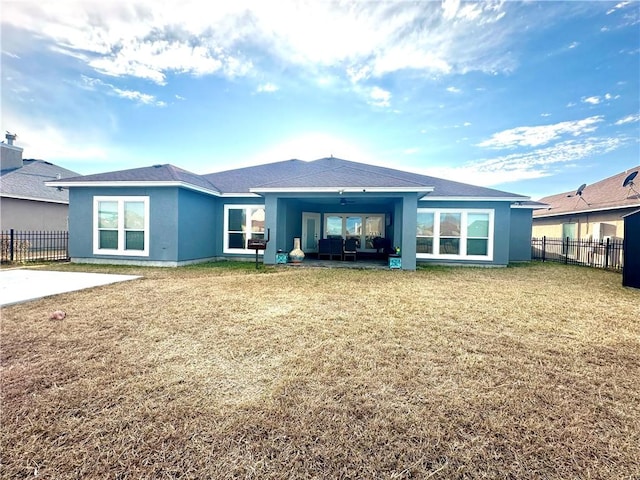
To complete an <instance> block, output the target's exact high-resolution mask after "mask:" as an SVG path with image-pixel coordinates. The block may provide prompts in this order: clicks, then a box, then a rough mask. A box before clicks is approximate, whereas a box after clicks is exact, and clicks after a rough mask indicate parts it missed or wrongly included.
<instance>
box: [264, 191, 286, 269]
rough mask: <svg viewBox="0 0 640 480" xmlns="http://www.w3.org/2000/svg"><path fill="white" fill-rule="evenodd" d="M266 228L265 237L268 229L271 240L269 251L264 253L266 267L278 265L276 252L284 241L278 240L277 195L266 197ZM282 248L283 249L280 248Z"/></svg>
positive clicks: (268, 246)
mask: <svg viewBox="0 0 640 480" xmlns="http://www.w3.org/2000/svg"><path fill="white" fill-rule="evenodd" d="M264 216H265V218H264V226H265V231H264V234H265V236H266V235H267V229H269V230H270V233H271V238H270V240H269V243H267V249H266V250H265V251H264V258H263V262H264V264H265V265H272V264H274V263H276V251H277V250H278V248H279V247H278V245H279V243H282V239H279V238H278V197H277V196H275V195H265V197H264ZM280 248H281V247H280Z"/></svg>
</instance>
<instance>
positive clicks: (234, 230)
mask: <svg viewBox="0 0 640 480" xmlns="http://www.w3.org/2000/svg"><path fill="white" fill-rule="evenodd" d="M264 221H265V211H264V205H225V206H224V242H223V252H224V253H255V250H249V249H248V248H247V242H248V240H249V239H250V238H264V232H265V229H264Z"/></svg>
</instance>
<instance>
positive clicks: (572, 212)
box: [533, 203, 640, 218]
mask: <svg viewBox="0 0 640 480" xmlns="http://www.w3.org/2000/svg"><path fill="white" fill-rule="evenodd" d="M632 208H640V203H636V204H631V205H618V206H616V207H604V208H591V209H583V210H564V211H562V212H553V213H541V214H539V215H534V216H533V218H550V217H563V216H566V215H581V214H583V213H596V212H610V211H612V210H627V209H632Z"/></svg>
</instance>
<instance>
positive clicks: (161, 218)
mask: <svg viewBox="0 0 640 480" xmlns="http://www.w3.org/2000/svg"><path fill="white" fill-rule="evenodd" d="M48 185H51V186H56V187H62V188H65V189H69V201H70V205H69V206H70V211H69V232H70V238H69V253H70V256H71V259H72V261H75V262H92V263H125V264H148V265H162V266H177V265H183V264H188V263H194V262H201V261H206V260H215V259H224V258H227V259H234V258H246V259H251V258H253V255H254V253H255V251H254V250H250V249H248V248H247V247H248V240H249V239H250V238H266V237H268V238H269V239H270V241H269V242H268V243H267V247H266V250H265V251H264V252H262V251H261V252H260V254H261V255H264V256H263V259H264V263H266V264H273V263H276V253H277V252H278V251H284V252H288V251H289V250H291V249H292V247H293V244H294V238H301V245H302V249H303V251H304V252H305V253H306V255H307V256H309V257H311V258H313V257H314V256H315V254H316V252H317V251H318V250H317V249H318V240H319V239H321V238H330V237H342V238H345V239H346V238H356V240H357V244H358V256H359V257H360V258H364V257H366V256H375V255H376V253H377V252H378V251H379V250H378V248H376V247H379V246H380V244H381V242H380V239H384V240H386V242H387V245H389V246H393V247H396V246H397V247H400V249H401V254H402V268H403V269H408V270H413V269H415V267H416V263H418V262H432V263H440V264H442V263H446V264H476V265H487V266H504V265H507V264H508V263H509V262H512V261H528V260H530V258H531V212H532V209H533V208H534V207H531V206H528V205H527V200H529V199H528V197H524V196H521V195H515V194H513V193H506V192H502V191H498V190H493V189H489V188H483V187H477V186H473V185H468V184H464V183H458V182H452V181H448V180H443V179H439V178H434V177H428V176H424V175H418V174H415V173H409V172H405V171H400V170H394V169H391V168H384V167H378V166H373V165H367V164H363V163H356V162H351V161H346V160H341V159H338V158H333V157H331V158H322V159H320V160H315V161H312V162H306V161H301V160H288V161H282V162H276V163H270V164H266V165H259V166H255V167H246V168H239V169H235V170H228V171H224V172H219V173H212V174H208V175H196V174H193V173H190V172H187V171H185V170H182V169H180V168H178V167H175V166H173V165H155V166H151V167H144V168H136V169H132V170H123V171H117V172H111V173H102V174H97V175H87V176H81V177H75V178H68V179H65V180H58V181H52V182H48ZM383 243H384V242H383Z"/></svg>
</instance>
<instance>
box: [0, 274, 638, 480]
mask: <svg viewBox="0 0 640 480" xmlns="http://www.w3.org/2000/svg"><path fill="white" fill-rule="evenodd" d="M230 267H231V265H230V266H226V267H221V266H220V265H207V266H200V267H188V268H178V269H141V268H135V267H128V268H124V267H121V268H115V267H111V268H105V267H102V268H100V267H95V266H94V267H88V266H74V265H70V266H58V267H56V268H59V269H67V270H73V269H81V270H83V271H102V272H105V271H113V272H117V273H139V274H142V275H144V278H143V279H140V280H135V281H131V282H126V283H122V284H115V285H109V286H104V287H98V288H94V289H90V290H85V291H81V292H75V293H69V294H64V295H59V296H56V297H51V298H48V299H42V300H38V301H34V302H30V303H26V304H21V305H14V306H11V307H6V308H3V309H2V332H1V333H2V335H1V347H2V352H1V363H0V373H1V386H2V391H1V402H2V403H1V407H2V412H1V420H2V430H1V431H2V433H1V444H0V446H1V448H2V452H1V455H2V458H1V466H0V477H2V478H31V477H37V478H56V479H58V478H64V479H67V478H90V479H91V478H96V479H107V478H112V479H116V478H117V479H124V478H127V479H152V478H153V479H155V478H222V479H224V478H255V479H269V478H296V479H298V478H300V479H305V478H332V479H333V478H365V479H392V478H421V479H422V478H439V479H442V478H446V479H449V478H558V479H573V478H585V479H586V478H589V479H591V478H594V479H595V478H598V479H618V478H620V479H622V478H626V479H632V478H635V479H637V478H640V291H638V290H634V289H628V288H623V287H622V286H621V277H620V275H619V274H615V273H611V272H606V271H600V270H592V269H588V268H580V267H566V266H561V265H549V264H532V265H528V266H520V267H514V268H506V269H475V268H426V269H421V270H418V271H416V272H402V271H373V270H371V271H364V270H345V269H336V270H329V269H318V268H309V269H296V268H286V267H281V268H267V269H261V270H259V271H256V270H255V269H254V267H253V265H252V264H247V266H246V268H230ZM56 309H63V310H65V311H66V312H67V314H68V316H67V318H66V319H65V320H62V321H57V322H56V321H50V320H49V319H48V314H49V313H50V312H51V311H53V310H56Z"/></svg>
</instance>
